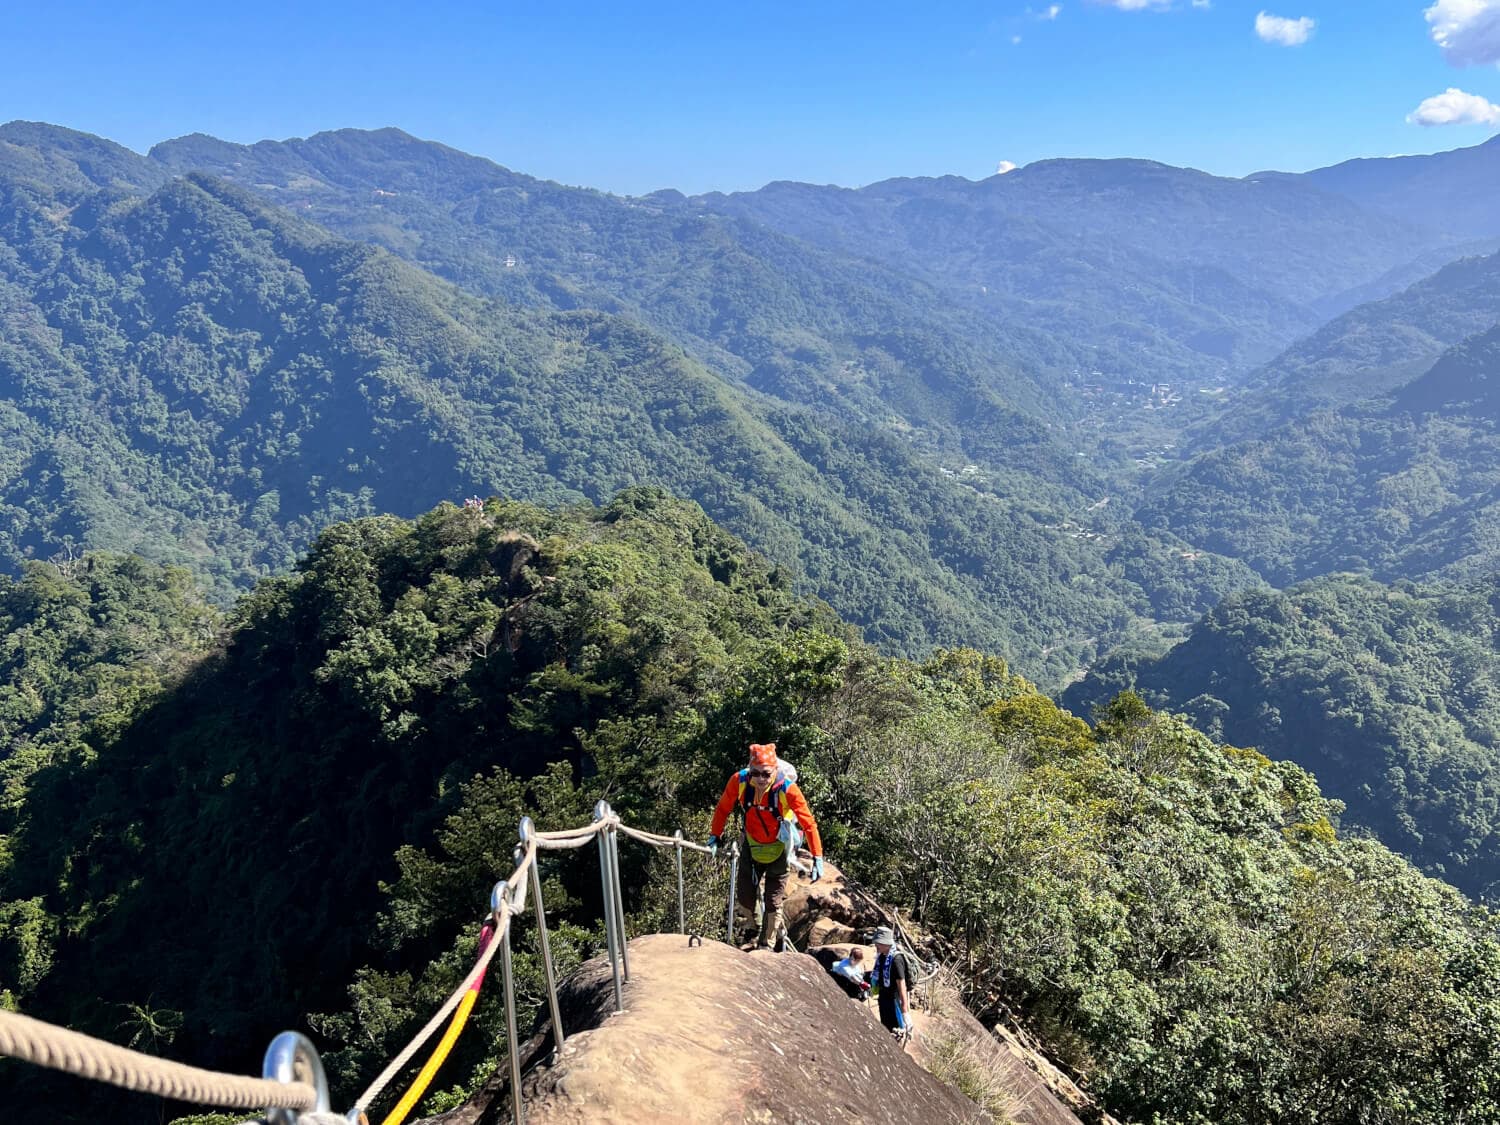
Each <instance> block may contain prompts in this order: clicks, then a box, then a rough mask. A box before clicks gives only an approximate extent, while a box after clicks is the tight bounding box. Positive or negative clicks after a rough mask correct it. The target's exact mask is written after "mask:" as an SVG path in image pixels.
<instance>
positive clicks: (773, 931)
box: [755, 910, 781, 949]
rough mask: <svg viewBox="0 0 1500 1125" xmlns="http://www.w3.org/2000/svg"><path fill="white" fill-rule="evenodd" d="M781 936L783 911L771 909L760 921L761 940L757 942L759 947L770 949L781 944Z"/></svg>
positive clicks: (756, 945) (756, 944) (756, 946)
mask: <svg viewBox="0 0 1500 1125" xmlns="http://www.w3.org/2000/svg"><path fill="white" fill-rule="evenodd" d="M780 937H781V911H779V910H771V911H767V912H766V916H765V917H764V918H762V919H761V922H760V940H759V941H757V942H756V943H755V948H757V949H770V948H771V947H772V946H773V945H778V944H780V941H779V939H780Z"/></svg>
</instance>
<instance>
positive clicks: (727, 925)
mask: <svg viewBox="0 0 1500 1125" xmlns="http://www.w3.org/2000/svg"><path fill="white" fill-rule="evenodd" d="M739 877H740V842H739V841H738V840H735V841H734V842H733V843H731V844H730V845H729V909H728V911H727V912H726V914H725V921H724V940H725V941H726V942H728V943H729V944H730V945H733V944H734V888H735V884H736V883H738V882H739Z"/></svg>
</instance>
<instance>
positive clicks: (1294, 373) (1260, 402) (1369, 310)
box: [1194, 254, 1500, 448]
mask: <svg viewBox="0 0 1500 1125" xmlns="http://www.w3.org/2000/svg"><path fill="white" fill-rule="evenodd" d="M1497 322H1500V254H1491V255H1489V256H1486V257H1481V258H1466V259H1463V260H1462V261H1458V262H1453V263H1451V264H1450V265H1447V266H1445V267H1444V268H1443V269H1441V270H1439V271H1438V272H1437V273H1435V274H1434V275H1433V276H1431V277H1428V278H1425V279H1424V280H1422V281H1420V282H1418V283H1417V284H1415V285H1413V286H1411V287H1410V288H1408V289H1406V290H1404V291H1403V292H1401V293H1398V294H1396V295H1394V296H1392V297H1387V298H1385V299H1384V300H1380V301H1373V302H1370V303H1368V304H1364V305H1360V306H1359V307H1357V308H1354V309H1351V310H1350V311H1349V312H1347V313H1344V314H1343V315H1342V316H1339V317H1336V318H1335V319H1333V320H1331V321H1329V322H1328V323H1327V324H1325V325H1324V326H1323V327H1322V328H1320V329H1318V331H1317V332H1315V333H1313V334H1312V335H1311V336H1309V337H1307V338H1306V339H1305V340H1302V341H1299V342H1298V343H1297V344H1295V345H1293V346H1292V347H1290V348H1288V349H1287V350H1286V351H1285V352H1283V353H1282V354H1281V355H1280V356H1278V357H1277V358H1276V359H1274V360H1273V361H1271V362H1270V363H1269V364H1267V365H1266V366H1265V367H1263V368H1262V369H1261V370H1260V371H1258V372H1256V373H1255V374H1254V375H1252V376H1251V377H1250V378H1249V379H1248V380H1246V384H1247V387H1248V388H1249V389H1248V390H1247V391H1246V392H1245V394H1244V395H1243V396H1241V397H1239V398H1237V399H1236V400H1235V401H1234V403H1233V404H1232V405H1231V406H1230V408H1229V409H1228V410H1226V411H1225V413H1224V415H1223V416H1222V417H1219V418H1216V419H1214V420H1213V421H1212V422H1211V423H1209V424H1206V425H1205V426H1203V427H1202V428H1201V430H1200V431H1199V433H1198V435H1197V438H1196V440H1195V443H1194V444H1195V445H1197V446H1199V447H1201V448H1212V447H1214V446H1218V445H1224V444H1227V443H1228V442H1231V441H1236V440H1240V439H1243V438H1246V437H1252V436H1259V435H1261V434H1263V433H1265V431H1267V430H1270V429H1272V428H1273V427H1275V426H1276V425H1278V424H1280V423H1283V422H1287V421H1290V420H1292V419H1295V418H1300V417H1303V416H1305V415H1307V414H1310V413H1312V412H1313V411H1314V410H1318V409H1324V408H1337V407H1340V406H1346V405H1348V404H1350V403H1354V402H1358V401H1359V400H1361V399H1365V398H1374V397H1378V396H1380V395H1384V394H1387V393H1389V392H1391V391H1393V390H1395V389H1396V388H1397V387H1399V386H1401V385H1403V384H1405V383H1408V382H1410V381H1412V380H1413V379H1415V378H1417V376H1419V375H1421V374H1422V373H1423V372H1425V371H1426V370H1427V369H1428V368H1429V367H1431V366H1432V364H1433V362H1434V361H1435V360H1437V358H1438V357H1439V356H1441V355H1442V354H1443V352H1444V351H1445V350H1447V349H1448V348H1450V347H1452V346H1453V345H1455V344H1457V343H1459V342H1461V341H1462V340H1464V339H1466V338H1467V337H1469V336H1473V335H1475V334H1477V333H1480V332H1483V331H1484V330H1485V329H1487V328H1490V327H1492V326H1494V325H1495V324H1496V323H1497Z"/></svg>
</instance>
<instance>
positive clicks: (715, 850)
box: [708, 836, 719, 859]
mask: <svg viewBox="0 0 1500 1125" xmlns="http://www.w3.org/2000/svg"><path fill="white" fill-rule="evenodd" d="M708 854H709V855H711V856H713V857H714V858H715V859H718V858H719V838H718V837H717V836H710V837H709V838H708Z"/></svg>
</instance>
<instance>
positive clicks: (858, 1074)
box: [422, 866, 1080, 1125]
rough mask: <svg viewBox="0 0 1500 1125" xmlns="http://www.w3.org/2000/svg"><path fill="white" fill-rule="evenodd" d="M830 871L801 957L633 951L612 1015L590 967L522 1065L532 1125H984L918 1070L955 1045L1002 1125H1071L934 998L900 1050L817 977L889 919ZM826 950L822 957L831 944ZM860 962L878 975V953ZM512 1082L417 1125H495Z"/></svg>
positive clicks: (954, 1092) (865, 1009)
mask: <svg viewBox="0 0 1500 1125" xmlns="http://www.w3.org/2000/svg"><path fill="white" fill-rule="evenodd" d="M866 899H867V896H863V895H861V894H860V893H859V892H857V891H855V890H854V889H853V888H852V887H851V885H850V884H849V883H848V881H847V880H846V879H845V878H844V877H843V876H842V875H841V874H840V873H839V872H838V871H837V869H835V868H833V867H831V866H830V867H829V869H828V873H827V875H826V876H825V878H824V879H823V880H822V881H821V882H819V883H817V884H812V883H809V882H808V881H807V880H806V879H805V877H799V878H798V879H797V881H796V883H795V885H794V888H793V890H792V892H791V894H790V895H789V896H788V899H787V907H786V909H787V921H788V927H789V930H790V932H791V934H792V936H793V938H794V940H795V941H796V942H797V945H798V946H799V947H800V948H807V947H808V946H811V948H809V949H808V952H807V953H798V952H787V953H772V952H770V951H768V950H756V951H753V952H747V951H744V950H740V949H737V948H735V947H733V946H730V945H727V944H724V943H723V942H718V941H713V940H708V941H703V942H701V943H700V942H698V941H696V940H695V939H689V938H688V937H686V936H684V935H681V934H651V935H646V936H641V937H636V938H634V939H632V940H631V941H630V942H629V956H630V979H629V981H627V982H626V983H625V984H624V985H623V1001H624V1010H623V1011H618V1012H617V1011H616V1010H615V1003H614V993H613V973H612V971H611V967H610V962H609V960H608V958H607V957H603V956H601V957H598V958H595V959H594V960H592V961H589V962H586V963H585V964H584V965H583V966H581V967H580V968H579V970H578V971H577V972H576V973H575V974H574V975H573V976H572V977H571V978H570V979H569V980H568V981H566V982H565V983H564V984H563V986H562V988H561V990H560V996H559V1002H560V1006H561V1010H562V1018H563V1023H564V1025H565V1026H566V1027H567V1029H568V1034H567V1039H566V1042H565V1043H564V1045H563V1049H562V1051H561V1053H560V1055H559V1056H557V1057H555V1058H554V1057H553V1056H552V1043H551V1040H550V1036H549V1035H548V1034H547V1033H546V1031H545V1029H542V1030H541V1031H540V1032H539V1033H538V1034H537V1035H536V1037H534V1038H533V1039H532V1041H531V1042H530V1043H529V1044H528V1045H527V1047H526V1048H525V1049H524V1051H523V1055H524V1057H525V1060H526V1061H525V1064H524V1070H525V1077H524V1078H523V1080H522V1092H523V1098H524V1104H525V1107H526V1120H527V1121H528V1122H529V1123H532V1125H536V1123H542V1125H585V1123H588V1125H593V1123H595V1122H618V1123H621V1125H624V1123H634V1122H666V1123H681V1125H731V1123H735V1125H738V1123H741V1122H756V1123H760V1125H779V1123H788V1125H792V1123H797V1125H823V1123H827V1125H853V1123H858V1122H871V1123H875V1125H883V1123H890V1125H913V1123H917V1122H920V1123H921V1125H941V1123H947V1122H963V1123H979V1122H984V1123H988V1122H990V1121H992V1120H995V1118H993V1117H991V1116H990V1115H988V1114H986V1113H984V1112H983V1111H982V1110H981V1109H980V1107H979V1106H978V1105H976V1104H975V1103H974V1102H972V1101H970V1100H969V1099H968V1098H967V1097H965V1096H964V1094H963V1093H961V1092H960V1091H959V1090H958V1089H957V1088H956V1087H954V1086H952V1085H949V1084H948V1083H946V1082H944V1081H943V1080H941V1079H940V1078H938V1077H935V1076H934V1075H933V1074H931V1073H929V1072H928V1070H927V1069H924V1066H925V1065H927V1064H928V1063H930V1061H931V1060H930V1058H929V1057H928V1055H929V1053H930V1052H931V1051H932V1050H933V1049H934V1047H935V1045H936V1044H938V1043H939V1042H941V1041H944V1040H946V1039H948V1038H949V1037H951V1036H957V1037H959V1038H960V1039H961V1041H962V1043H963V1045H964V1048H965V1049H966V1050H967V1051H968V1052H969V1053H970V1054H971V1056H972V1057H974V1058H975V1059H977V1060H979V1062H980V1064H981V1065H985V1066H987V1067H988V1068H989V1069H990V1070H991V1072H992V1073H993V1074H994V1075H995V1077H996V1079H997V1080H998V1082H999V1083H1000V1084H1001V1085H1002V1086H1003V1087H1004V1090H1005V1093H1006V1095H1007V1096H1006V1102H1007V1105H1006V1107H1005V1113H1004V1117H1003V1118H1001V1119H1000V1120H1004V1121H1008V1122H1011V1123H1013V1125H1079V1123H1080V1118H1079V1117H1078V1116H1077V1115H1075V1114H1074V1113H1073V1112H1072V1110H1070V1109H1069V1108H1068V1107H1067V1106H1066V1105H1065V1104H1064V1103H1063V1102H1062V1101H1060V1100H1059V1099H1058V1098H1057V1097H1056V1096H1055V1095H1054V1094H1053V1093H1052V1092H1051V1091H1050V1090H1049V1089H1048V1088H1047V1086H1046V1084H1045V1083H1044V1082H1043V1081H1042V1080H1041V1078H1039V1077H1038V1074H1037V1073H1036V1071H1035V1070H1034V1069H1032V1066H1031V1065H1028V1062H1029V1061H1030V1060H1027V1059H1025V1058H1024V1057H1023V1052H1020V1051H1016V1050H1012V1049H1009V1048H1008V1047H1007V1044H1006V1043H1005V1042H1003V1041H1002V1040H1001V1039H999V1038H997V1037H996V1036H994V1035H992V1034H991V1033H989V1032H987V1031H986V1030H985V1029H984V1027H983V1026H982V1025H981V1024H980V1023H979V1021H978V1020H976V1019H975V1018H974V1017H973V1016H972V1015H970V1014H969V1013H968V1012H967V1011H966V1010H965V1009H964V1008H963V1007H962V1005H961V1004H960V1003H959V1002H958V1000H957V998H956V997H955V996H952V995H951V994H943V993H942V992H941V990H940V989H938V988H937V987H936V986H935V985H933V984H924V985H923V986H922V987H921V988H920V989H919V991H920V992H921V993H922V994H923V995H922V996H921V997H920V1000H921V1002H922V1003H923V1005H924V1007H923V1008H922V1009H919V1010H918V1011H917V1013H916V1015H915V1018H914V1027H915V1035H914V1038H913V1041H912V1043H911V1044H910V1045H909V1046H907V1047H905V1048H903V1047H902V1045H901V1044H900V1043H898V1042H897V1041H896V1040H895V1039H893V1038H892V1036H891V1035H890V1034H889V1033H888V1032H887V1031H886V1030H885V1029H884V1028H882V1027H881V1026H880V1023H879V1021H878V1019H877V1018H876V1015H875V1006H874V1004H862V1003H859V1002H857V1001H855V1000H851V999H850V998H849V997H848V996H847V995H846V994H845V993H844V991H843V990H842V989H841V988H839V986H838V985H837V984H836V983H835V982H834V980H833V978H832V977H831V976H830V975H829V974H828V972H827V969H826V966H827V964H829V963H831V962H832V961H833V960H834V959H835V958H836V957H838V956H843V955H844V953H845V952H847V950H848V949H849V948H850V946H851V944H853V943H856V942H858V941H859V940H860V938H862V937H863V935H864V933H865V932H866V931H867V930H869V929H870V928H872V927H874V926H876V925H880V924H884V923H885V922H886V921H887V920H888V919H887V918H886V916H885V915H884V914H883V912H882V911H881V910H880V908H879V907H878V906H877V905H875V904H873V902H871V901H866ZM825 939H826V943H825ZM868 956H869V957H870V958H871V959H872V960H873V957H874V950H873V949H870V950H869V953H868ZM508 1087H509V1081H508V1077H507V1075H506V1074H505V1073H504V1071H503V1070H502V1071H500V1072H497V1074H496V1076H495V1078H494V1079H492V1080H491V1082H490V1083H489V1084H487V1085H486V1086H485V1087H484V1088H483V1089H482V1090H480V1091H479V1092H478V1093H477V1094H476V1095H475V1096H474V1097H473V1098H472V1099H471V1100H470V1101H469V1102H468V1103H467V1104H465V1105H463V1106H460V1107H458V1108H456V1109H454V1110H451V1111H449V1112H447V1113H445V1114H442V1115H440V1116H437V1117H433V1118H428V1119H426V1121H425V1122H423V1123H422V1125H504V1123H506V1122H509V1121H510V1120H511V1116H510V1113H511V1111H510V1108H509V1088H508Z"/></svg>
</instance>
